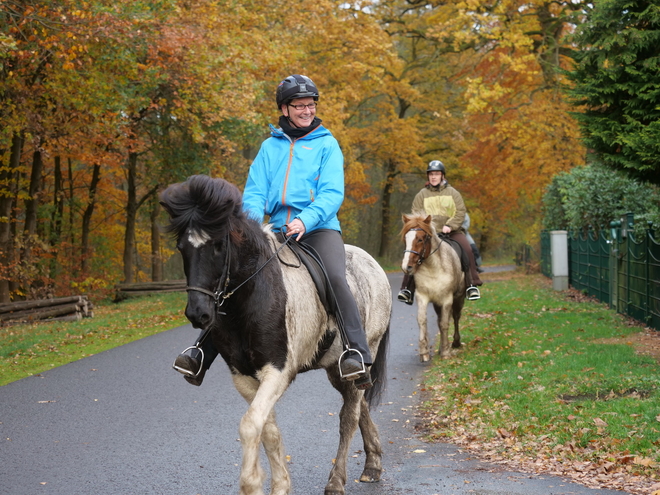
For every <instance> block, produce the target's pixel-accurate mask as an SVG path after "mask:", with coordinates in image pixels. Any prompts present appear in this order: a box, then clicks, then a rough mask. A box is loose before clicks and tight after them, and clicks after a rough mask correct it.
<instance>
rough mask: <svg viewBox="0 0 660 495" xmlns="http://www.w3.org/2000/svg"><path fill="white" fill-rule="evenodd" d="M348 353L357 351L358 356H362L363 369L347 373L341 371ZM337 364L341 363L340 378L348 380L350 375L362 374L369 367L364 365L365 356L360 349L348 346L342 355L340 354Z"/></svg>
mask: <svg viewBox="0 0 660 495" xmlns="http://www.w3.org/2000/svg"><path fill="white" fill-rule="evenodd" d="M347 353H348V354H350V353H356V354H357V355H358V356H360V364H361V365H362V369H361V370H358V371H355V372H353V373H349V374H347V375H344V374H343V373H342V371H341V362H342V361H343V360H344V359H345V358H346V354H347ZM337 364H338V365H339V378H341V379H342V380H346V379H348V378H350V377H354V376H358V375H360V374H362V373H364V372H366V371H367V368H366V367H365V366H364V357H362V353H361V352H360V351H358V350H357V349H351V348H347V349H346V350H345V351H344V352H342V353H341V356H339V360H338V361H337Z"/></svg>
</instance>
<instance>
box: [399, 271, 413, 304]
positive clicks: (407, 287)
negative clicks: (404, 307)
mask: <svg viewBox="0 0 660 495" xmlns="http://www.w3.org/2000/svg"><path fill="white" fill-rule="evenodd" d="M396 298H397V299H398V300H399V301H401V302H404V303H406V304H408V305H412V303H413V300H414V299H415V277H413V276H412V275H409V274H407V273H406V274H404V275H403V282H402V283H401V290H399V295H398V296H397V297H396Z"/></svg>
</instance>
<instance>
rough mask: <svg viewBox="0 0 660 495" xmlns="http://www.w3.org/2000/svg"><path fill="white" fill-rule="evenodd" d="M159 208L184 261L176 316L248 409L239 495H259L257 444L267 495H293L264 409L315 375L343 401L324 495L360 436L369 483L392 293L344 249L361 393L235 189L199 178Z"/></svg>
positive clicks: (290, 258) (274, 243) (296, 279)
mask: <svg viewBox="0 0 660 495" xmlns="http://www.w3.org/2000/svg"><path fill="white" fill-rule="evenodd" d="M161 204H162V205H163V206H164V208H165V209H166V210H167V212H168V213H169V215H170V225H169V231H170V232H172V233H173V234H174V235H175V236H176V240H177V248H178V249H179V251H180V252H181V255H182V257H183V263H184V270H185V273H186V279H187V284H188V304H187V307H186V316H187V317H188V319H189V320H190V321H191V323H192V324H193V326H194V327H197V328H203V329H210V332H211V333H210V337H211V338H212V341H213V344H214V345H215V347H216V349H217V350H218V351H219V353H220V355H221V356H222V357H223V358H224V360H225V362H226V363H227V366H228V367H229V370H230V371H231V375H232V379H233V381H234V386H235V387H236V389H237V390H238V392H239V393H240V394H241V395H242V396H243V398H244V399H245V400H246V401H247V402H248V404H249V407H248V409H247V412H246V413H245V415H244V416H243V418H242V420H241V423H240V426H239V434H240V440H241V445H242V447H243V463H242V465H241V475H240V481H239V494H240V495H263V493H264V492H263V485H264V482H265V473H264V470H263V469H262V467H261V465H260V462H259V457H260V455H259V450H260V447H259V445H260V444H262V445H263V447H264V451H265V453H266V457H267V458H268V461H269V463H270V471H271V483H270V486H271V491H270V493H271V495H287V494H289V493H291V478H290V476H289V471H288V469H287V461H286V455H285V450H284V445H283V442H282V435H281V433H280V429H279V427H278V425H277V422H276V419H275V409H274V408H275V404H276V403H277V401H278V400H279V399H280V397H282V395H283V394H284V392H285V391H286V390H287V388H288V387H289V385H290V384H291V382H292V381H293V380H294V379H295V378H296V375H297V374H298V373H301V372H303V371H308V370H313V369H324V370H325V372H326V374H327V376H328V379H329V381H330V383H331V384H332V386H333V387H334V388H335V389H337V390H338V391H339V393H340V394H341V396H342V399H343V405H342V408H341V411H340V414H339V418H340V420H339V421H340V422H339V448H338V451H337V454H336V461H335V463H334V465H333V467H332V469H331V471H330V476H329V479H328V482H327V485H326V487H325V495H343V494H344V493H345V491H344V485H345V484H346V461H347V457H348V449H349V448H350V443H351V440H352V438H353V436H354V435H355V432H356V430H357V428H358V426H359V428H360V431H361V433H362V439H363V441H364V453H365V457H366V458H365V461H364V470H363V472H362V475H361V476H360V481H364V482H374V481H379V480H380V475H381V472H382V465H381V456H382V448H381V443H380V439H379V436H378V429H377V427H376V425H375V424H374V422H373V420H372V419H371V415H370V413H369V406H370V405H373V404H376V403H377V401H378V396H379V394H380V392H381V391H382V387H383V386H384V384H385V371H386V367H385V364H386V363H385V359H386V355H387V354H386V348H387V341H388V336H389V323H390V316H391V315H390V313H391V307H392V292H391V289H390V284H389V282H388V280H387V276H386V275H385V272H384V271H383V269H382V268H381V267H380V266H379V265H378V263H376V261H375V260H374V259H373V258H372V257H371V256H369V255H368V254H367V253H366V252H365V251H363V250H362V249H360V248H357V247H354V246H348V245H347V246H346V278H347V281H348V285H349V287H350V288H351V291H352V292H353V294H354V295H355V302H356V303H357V305H358V308H359V310H360V315H361V316H362V323H363V325H364V329H365V331H366V333H367V342H368V344H369V348H370V350H371V353H372V356H373V358H374V361H373V365H372V366H371V377H372V380H373V381H374V386H373V387H372V388H370V389H368V390H367V391H366V392H364V391H362V390H358V389H357V388H356V387H355V385H354V384H353V382H346V381H342V380H341V379H340V375H339V367H338V365H337V362H338V359H339V356H340V354H341V353H342V351H343V348H342V343H341V338H340V336H339V332H338V331H337V324H336V320H335V318H334V317H331V316H329V315H328V312H327V311H326V309H325V307H324V305H323V304H322V302H321V300H320V299H319V296H318V292H317V290H316V288H315V286H314V282H313V281H312V278H311V277H310V275H309V272H308V271H307V270H306V269H305V266H304V265H303V264H301V260H300V258H298V257H297V256H296V255H295V254H294V253H293V251H292V250H291V249H289V247H288V246H287V245H286V243H284V244H282V242H281V240H280V238H278V237H277V236H276V235H275V234H274V233H273V232H272V231H271V229H270V227H269V226H262V225H261V224H260V223H259V222H257V221H255V220H253V219H251V218H249V217H248V216H247V215H246V213H245V212H244V211H243V208H242V196H241V192H240V191H239V190H238V188H237V187H236V186H234V185H232V184H230V183H229V182H227V181H225V180H222V179H211V178H209V177H207V176H203V175H197V176H193V177H190V178H189V179H188V180H187V181H186V182H183V183H180V184H173V185H171V186H169V187H168V188H167V189H166V190H165V191H164V192H163V193H162V195H161ZM287 242H296V241H294V240H293V239H290V240H288V241H287ZM319 393H324V392H322V391H319ZM301 400H305V401H309V400H314V399H313V397H301ZM218 414H221V411H218Z"/></svg>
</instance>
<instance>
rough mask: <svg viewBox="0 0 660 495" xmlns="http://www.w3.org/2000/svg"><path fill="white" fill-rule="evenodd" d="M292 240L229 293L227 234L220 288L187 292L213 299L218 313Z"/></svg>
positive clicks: (229, 251) (228, 243)
mask: <svg viewBox="0 0 660 495" xmlns="http://www.w3.org/2000/svg"><path fill="white" fill-rule="evenodd" d="M290 240H291V237H287V238H286V240H285V241H284V242H283V243H282V245H281V246H280V247H279V248H278V249H277V250H276V251H275V252H274V253H273V254H272V255H271V256H270V258H268V259H267V260H266V261H264V263H263V264H262V265H261V266H260V267H259V268H257V270H256V271H255V272H254V273H253V274H252V275H250V276H249V277H248V278H247V279H245V280H244V281H243V282H241V283H240V284H239V285H238V286H237V287H236V288H234V290H231V291H229V290H228V289H227V287H229V281H230V267H229V265H230V261H231V260H230V254H231V242H230V241H229V232H227V242H226V244H227V252H226V254H225V264H224V268H223V272H222V276H221V277H220V278H219V279H218V286H217V287H216V288H215V290H214V291H210V290H208V289H205V288H203V287H195V286H186V291H187V292H190V291H191V290H192V291H196V292H201V293H202V294H206V295H207V296H209V297H211V298H212V299H213V302H214V303H215V309H216V311H218V310H219V308H220V307H221V306H222V305H223V304H224V302H225V300H227V299H229V298H230V297H231V296H232V295H233V294H234V292H236V291H237V290H238V289H240V288H241V287H243V286H244V285H245V284H247V283H248V282H249V281H250V280H252V279H253V278H254V277H256V276H257V274H258V273H259V272H260V271H261V270H263V268H264V267H265V266H266V265H267V264H268V263H269V262H270V261H271V260H272V259H273V258H275V257H276V256H277V255H278V254H279V253H280V251H281V250H282V249H283V248H284V247H285V246H286V245H287V244H288V243H289V241H290ZM218 313H220V314H225V313H222V312H220V311H218Z"/></svg>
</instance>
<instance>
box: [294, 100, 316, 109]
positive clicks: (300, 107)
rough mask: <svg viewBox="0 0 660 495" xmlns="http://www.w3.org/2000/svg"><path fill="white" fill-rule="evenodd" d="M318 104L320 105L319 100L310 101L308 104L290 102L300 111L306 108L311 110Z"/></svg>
mask: <svg viewBox="0 0 660 495" xmlns="http://www.w3.org/2000/svg"><path fill="white" fill-rule="evenodd" d="M317 105H318V103H317V102H313V103H308V104H307V105H294V104H293V103H289V106H290V107H293V108H295V109H296V110H298V111H300V110H304V109H305V108H309V109H310V110H314V109H315V108H316V106H317Z"/></svg>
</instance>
